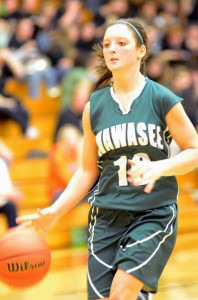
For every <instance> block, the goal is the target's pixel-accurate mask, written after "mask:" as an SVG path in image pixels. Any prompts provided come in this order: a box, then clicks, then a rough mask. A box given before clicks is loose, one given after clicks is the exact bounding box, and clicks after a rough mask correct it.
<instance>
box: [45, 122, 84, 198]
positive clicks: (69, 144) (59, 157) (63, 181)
mask: <svg viewBox="0 0 198 300" xmlns="http://www.w3.org/2000/svg"><path fill="white" fill-rule="evenodd" d="M81 144H82V133H81V132H80V131H79V130H78V128H77V127H76V126H74V125H71V124H68V125H65V126H63V127H61V128H60V130H59V131H58V134H57V141H56V143H54V145H53V146H52V149H51V151H50V153H49V184H48V186H49V196H50V199H51V201H55V200H56V199H57V198H58V196H59V195H60V193H62V191H63V190H64V189H65V187H66V186H67V184H68V182H69V180H70V179H71V177H72V175H73V174H74V173H75V171H76V170H77V169H78V167H79V157H80V151H81Z"/></svg>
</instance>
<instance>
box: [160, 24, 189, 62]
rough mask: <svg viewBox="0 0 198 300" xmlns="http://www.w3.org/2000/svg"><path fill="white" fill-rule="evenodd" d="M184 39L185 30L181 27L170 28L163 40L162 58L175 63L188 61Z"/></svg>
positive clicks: (172, 26)
mask: <svg viewBox="0 0 198 300" xmlns="http://www.w3.org/2000/svg"><path fill="white" fill-rule="evenodd" d="M184 39H185V36H184V28H183V27H182V26H181V25H171V26H169V27H168V28H167V30H166V33H165V35H164V38H163V40H162V52H161V54H160V55H161V57H162V58H163V59H165V60H167V61H170V62H173V63H180V62H185V61H187V60H188V59H189V54H188V52H187V51H186V49H185V47H184Z"/></svg>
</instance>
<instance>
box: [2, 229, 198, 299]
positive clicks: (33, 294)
mask: <svg viewBox="0 0 198 300" xmlns="http://www.w3.org/2000/svg"><path fill="white" fill-rule="evenodd" d="M178 239H180V237H179V238H178ZM196 240H198V234H197V237H196ZM70 251H71V252H72V249H70ZM79 251H80V256H79V253H78V259H77V260H76V265H75V262H74V263H73V266H69V267H67V263H66V262H65V267H63V268H58V269H57V268H53V255H52V268H51V270H50V272H49V273H48V274H47V276H46V277H45V278H44V279H43V280H42V281H41V282H40V283H38V284H37V285H35V286H33V287H31V288H27V289H24V290H14V289H11V288H9V287H8V286H6V285H4V284H3V283H0V299H2V300H35V299H37V300H42V299H46V300H86V299H87V293H86V261H85V260H86V259H85V257H86V249H84V248H83V249H81V250H79ZM74 252H75V249H74ZM73 255H75V253H74V254H72V257H73ZM79 257H81V258H82V259H79ZM68 260H70V259H69V257H68ZM197 270H198V247H197V248H193V249H184V250H177V249H176V250H175V251H174V252H173V254H172V257H171V258H170V260H169V262H168V265H167V267H166V269H165V270H164V273H163V275H162V276H161V279H160V282H159V291H158V293H157V294H156V295H154V297H153V299H154V300H198V276H197V274H198V271H197Z"/></svg>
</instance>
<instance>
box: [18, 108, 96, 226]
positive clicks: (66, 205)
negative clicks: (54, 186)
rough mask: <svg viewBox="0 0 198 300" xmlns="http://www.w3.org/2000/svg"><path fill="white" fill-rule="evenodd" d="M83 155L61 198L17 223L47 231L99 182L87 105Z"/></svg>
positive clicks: (94, 141)
mask: <svg viewBox="0 0 198 300" xmlns="http://www.w3.org/2000/svg"><path fill="white" fill-rule="evenodd" d="M83 129H84V141H83V151H82V152H83V153H82V161H81V166H80V168H79V169H78V170H77V171H76V173H75V174H74V175H73V177H72V179H71V180H70V182H69V184H68V185H67V187H66V189H65V190H64V192H63V193H62V194H61V196H60V197H59V198H58V199H57V200H56V202H55V203H53V204H52V205H51V206H50V207H47V208H45V209H42V210H38V211H37V213H35V214H33V215H26V216H22V217H18V218H17V223H23V222H26V221H27V222H26V224H28V223H29V224H30V225H32V224H33V225H34V227H35V228H36V229H38V228H39V229H41V230H42V231H47V230H48V229H49V228H50V227H52V225H53V224H54V223H55V222H56V221H57V220H58V219H59V218H60V217H61V216H62V215H64V214H65V213H66V212H68V211H69V210H71V209H72V208H73V207H74V206H75V205H76V204H77V203H78V202H79V201H80V200H81V199H83V198H84V197H85V196H86V195H87V193H88V192H89V191H90V189H91V188H92V187H93V185H94V184H95V182H96V181H97V179H98V177H99V175H100V172H99V169H98V166H97V145H96V140H95V135H94V134H93V132H92V130H91V124H90V105H89V103H87V105H86V107H85V110H84V113H83Z"/></svg>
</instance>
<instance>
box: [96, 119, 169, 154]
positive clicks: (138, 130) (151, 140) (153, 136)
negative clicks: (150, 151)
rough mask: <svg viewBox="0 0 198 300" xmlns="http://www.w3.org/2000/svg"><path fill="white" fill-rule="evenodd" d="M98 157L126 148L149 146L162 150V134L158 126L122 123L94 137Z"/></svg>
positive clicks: (141, 123)
mask: <svg viewBox="0 0 198 300" xmlns="http://www.w3.org/2000/svg"><path fill="white" fill-rule="evenodd" d="M96 142H97V145H98V155H99V156H102V155H103V154H104V153H106V152H108V151H111V150H115V149H118V148H120V147H126V146H138V145H139V146H146V145H150V146H152V147H155V148H159V149H160V150H163V149H164V145H163V133H162V129H161V127H160V126H159V125H155V124H145V123H143V122H140V123H137V124H135V123H128V124H126V123H124V124H118V125H115V126H112V127H110V128H105V129H104V130H103V131H100V132H98V133H97V135H96Z"/></svg>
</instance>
